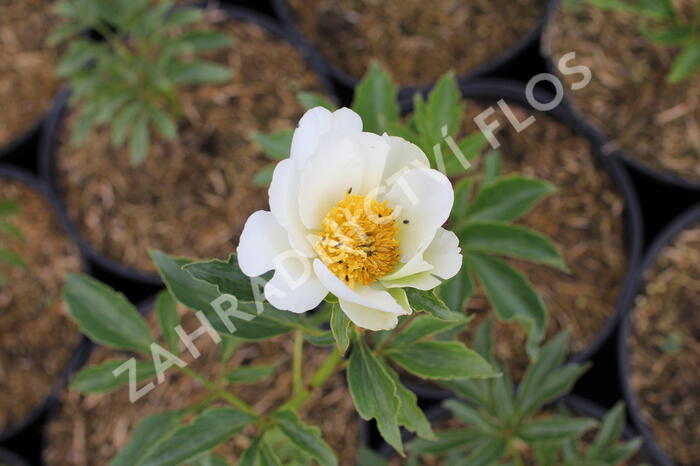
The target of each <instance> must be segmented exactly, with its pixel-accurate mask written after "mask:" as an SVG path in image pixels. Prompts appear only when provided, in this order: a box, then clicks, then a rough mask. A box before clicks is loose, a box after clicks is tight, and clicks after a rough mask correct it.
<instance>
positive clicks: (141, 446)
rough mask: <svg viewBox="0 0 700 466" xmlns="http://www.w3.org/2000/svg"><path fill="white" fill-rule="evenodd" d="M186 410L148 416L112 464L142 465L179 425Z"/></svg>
mask: <svg viewBox="0 0 700 466" xmlns="http://www.w3.org/2000/svg"><path fill="white" fill-rule="evenodd" d="M185 415H186V411H185V410H180V411H163V412H160V413H156V414H151V415H150V416H146V417H144V418H143V419H141V421H139V423H138V424H137V425H136V427H135V428H134V430H133V432H132V433H131V439H130V440H129V442H128V443H127V444H126V446H125V447H124V448H123V449H122V450H121V451H120V452H119V453H118V454H117V456H115V457H114V458H113V459H112V461H111V462H110V466H140V465H141V464H143V461H144V460H145V459H146V458H147V457H148V456H149V455H150V454H151V453H152V452H153V451H154V450H155V449H156V448H157V447H158V445H160V443H161V442H163V440H165V439H166V438H168V437H170V435H172V433H173V432H174V431H175V430H176V429H177V428H178V427H179V425H180V421H182V419H183V418H184V417H185Z"/></svg>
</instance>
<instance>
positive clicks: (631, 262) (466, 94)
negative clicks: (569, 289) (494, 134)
mask: <svg viewBox="0 0 700 466" xmlns="http://www.w3.org/2000/svg"><path fill="white" fill-rule="evenodd" d="M533 95H534V98H535V99H536V100H537V101H538V102H541V103H547V102H550V101H551V100H552V95H551V94H550V93H549V92H547V91H544V90H541V89H538V88H535V89H534V91H533ZM462 96H463V98H464V99H467V100H481V101H487V102H494V103H495V102H497V101H498V100H499V99H504V100H505V101H506V102H508V103H511V104H513V105H516V106H519V107H521V108H525V109H528V110H530V111H531V112H532V114H533V115H535V116H538V115H542V112H539V111H537V110H534V109H533V108H532V107H531V105H530V104H529V103H528V101H527V97H526V94H525V86H524V85H523V84H521V83H518V82H514V81H509V80H496V79H493V80H492V79H489V80H481V81H475V82H473V83H470V84H468V85H465V86H462ZM402 108H403V109H404V110H405V111H406V112H409V111H410V109H411V108H412V106H411V102H410V99H406V100H404V102H403V105H402ZM546 114H547V115H548V116H549V117H551V118H554V119H555V120H556V121H558V122H559V123H561V124H563V125H565V126H567V127H569V128H571V129H573V130H574V131H575V132H576V133H578V134H579V135H580V136H582V137H584V138H586V139H587V140H588V142H589V144H590V146H591V149H592V152H593V155H594V157H595V158H596V161H597V162H598V165H599V167H600V168H601V169H602V170H604V171H606V172H607V173H608V174H609V175H610V177H611V178H612V181H613V183H614V185H615V187H616V188H617V190H618V192H619V194H620V196H622V198H623V200H624V203H625V236H626V240H627V241H626V242H627V259H628V263H627V273H626V275H625V279H624V283H623V286H622V291H621V293H620V296H619V297H618V300H617V305H616V306H615V311H614V313H613V314H612V315H611V317H610V318H609V319H608V321H607V323H606V324H605V325H604V326H603V328H602V329H601V330H600V332H598V335H597V336H596V337H595V338H594V339H593V341H592V342H591V343H590V344H589V345H588V346H587V347H586V348H585V349H584V350H582V351H580V352H579V353H576V354H573V355H571V356H570V358H569V361H570V362H576V363H581V362H584V361H588V360H589V359H591V357H592V356H593V355H594V354H595V353H596V352H597V351H598V350H599V349H600V347H601V346H602V345H603V344H604V343H605V342H606V341H607V340H608V339H609V338H610V335H611V333H612V332H613V330H615V328H616V327H617V325H618V322H619V320H620V319H621V318H622V315H623V313H624V309H625V302H626V301H625V298H626V290H627V288H628V286H627V284H628V283H630V282H631V281H633V280H634V279H635V278H636V271H637V265H638V263H639V261H640V256H641V253H642V246H643V241H644V228H643V222H642V211H641V208H640V205H639V199H638V196H637V192H636V189H635V187H634V184H633V183H632V182H631V180H630V178H629V175H628V173H627V171H626V170H625V167H624V166H623V164H622V163H621V161H620V159H619V158H617V157H615V156H612V155H606V154H605V153H604V152H603V150H602V147H601V144H600V141H599V140H598V139H596V138H595V137H594V135H593V134H591V133H590V132H589V131H587V129H586V127H585V126H583V125H582V124H581V121H580V120H579V119H577V118H576V116H575V115H573V114H572V113H571V109H570V108H569V107H568V106H566V105H564V104H563V103H562V104H560V105H559V106H557V107H555V108H554V109H552V110H551V111H549V112H546ZM525 131H527V129H526V130H525ZM407 383H408V385H409V386H410V388H411V390H413V391H414V392H415V393H416V394H418V396H419V397H421V398H423V399H426V400H432V401H436V400H441V399H444V398H446V397H449V396H450V394H449V392H448V391H446V390H444V389H442V388H439V387H437V386H435V385H432V384H430V383H429V382H424V381H420V382H417V381H415V380H412V379H409V380H408V382H407Z"/></svg>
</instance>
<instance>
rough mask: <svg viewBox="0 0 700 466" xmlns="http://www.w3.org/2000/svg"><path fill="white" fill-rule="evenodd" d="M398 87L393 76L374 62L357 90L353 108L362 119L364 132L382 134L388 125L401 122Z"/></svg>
mask: <svg viewBox="0 0 700 466" xmlns="http://www.w3.org/2000/svg"><path fill="white" fill-rule="evenodd" d="M396 94H397V90H396V86H394V84H393V83H392V82H391V76H390V75H389V73H387V72H386V71H384V70H383V69H382V67H381V66H380V65H379V64H378V63H377V62H372V63H371V64H370V66H369V70H368V71H367V74H365V76H364V77H363V78H362V80H361V81H360V83H359V84H358V85H357V87H356V88H355V98H354V100H353V103H352V108H353V110H355V111H356V112H357V113H358V114H359V115H360V116H361V117H362V123H363V126H364V130H365V131H368V132H370V133H376V134H382V133H384V132H385V131H388V125H389V124H390V123H394V122H397V121H399V105H398V103H397V101H396Z"/></svg>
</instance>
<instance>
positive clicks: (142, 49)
mask: <svg viewBox="0 0 700 466" xmlns="http://www.w3.org/2000/svg"><path fill="white" fill-rule="evenodd" d="M173 5H174V1H172V0H60V1H59V2H57V3H56V5H55V7H54V8H55V11H56V13H57V15H59V16H60V17H61V18H62V19H63V20H64V22H63V24H61V25H60V26H59V27H57V28H56V29H55V30H54V31H53V32H52V34H51V36H50V37H49V42H50V43H51V44H52V45H58V44H61V43H64V42H67V43H68V44H69V45H68V47H67V50H66V52H65V53H64V54H63V56H62V58H61V60H60V62H59V63H58V66H57V69H56V72H57V74H58V75H59V76H60V77H62V78H65V79H66V80H67V81H68V83H69V84H70V86H71V90H72V94H71V98H70V104H71V105H72V106H78V107H79V113H78V117H77V120H76V122H75V123H74V125H73V133H72V143H73V144H80V143H82V142H83V140H84V139H85V137H86V136H87V134H88V133H89V131H90V130H91V129H92V128H93V127H95V126H97V125H105V126H107V127H110V128H111V134H112V142H113V144H114V145H115V146H122V145H123V144H125V143H126V142H127V141H128V145H129V152H130V155H131V161H132V163H133V164H134V165H137V164H139V163H141V162H142V161H143V160H144V158H145V157H146V155H147V154H148V148H149V145H150V140H151V138H152V136H151V134H152V132H153V130H154V129H155V130H156V131H157V132H158V133H159V134H160V136H161V137H163V138H164V139H168V140H171V139H175V138H176V137H177V127H178V124H177V120H178V119H179V118H181V117H182V116H183V110H182V108H181V104H180V98H179V90H180V89H181V88H182V87H183V86H187V85H197V84H221V83H225V82H227V81H228V80H229V79H230V77H231V72H230V70H229V69H228V68H227V67H225V66H222V65H219V64H217V63H213V62H210V61H208V60H203V59H200V58H196V57H197V55H199V54H201V53H202V52H207V51H212V50H217V49H220V48H223V47H228V46H230V44H231V42H232V40H231V37H229V36H228V35H227V34H224V33H221V32H217V31H209V30H204V29H197V28H195V26H194V24H196V23H197V22H198V21H200V20H201V19H202V17H203V15H204V13H203V11H202V9H201V8H194V7H178V8H177V9H175V10H174V9H173ZM86 31H94V32H95V33H96V34H98V35H99V36H100V40H91V39H90V38H89V37H87V36H86V35H85V32H86Z"/></svg>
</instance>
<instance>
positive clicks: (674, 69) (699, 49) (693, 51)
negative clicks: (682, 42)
mask: <svg viewBox="0 0 700 466" xmlns="http://www.w3.org/2000/svg"><path fill="white" fill-rule="evenodd" d="M698 69H700V39H699V40H695V41H693V42H691V43H690V44H688V45H686V46H685V47H684V48H683V51H682V52H681V53H680V54H679V55H678V56H677V57H676V59H675V60H674V61H673V65H672V66H671V71H670V73H669V75H668V78H667V80H668V82H670V83H673V84H675V83H679V82H681V81H683V80H685V79H687V78H689V77H690V76H691V75H692V74H693V73H695V72H696V71H697V70H698Z"/></svg>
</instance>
